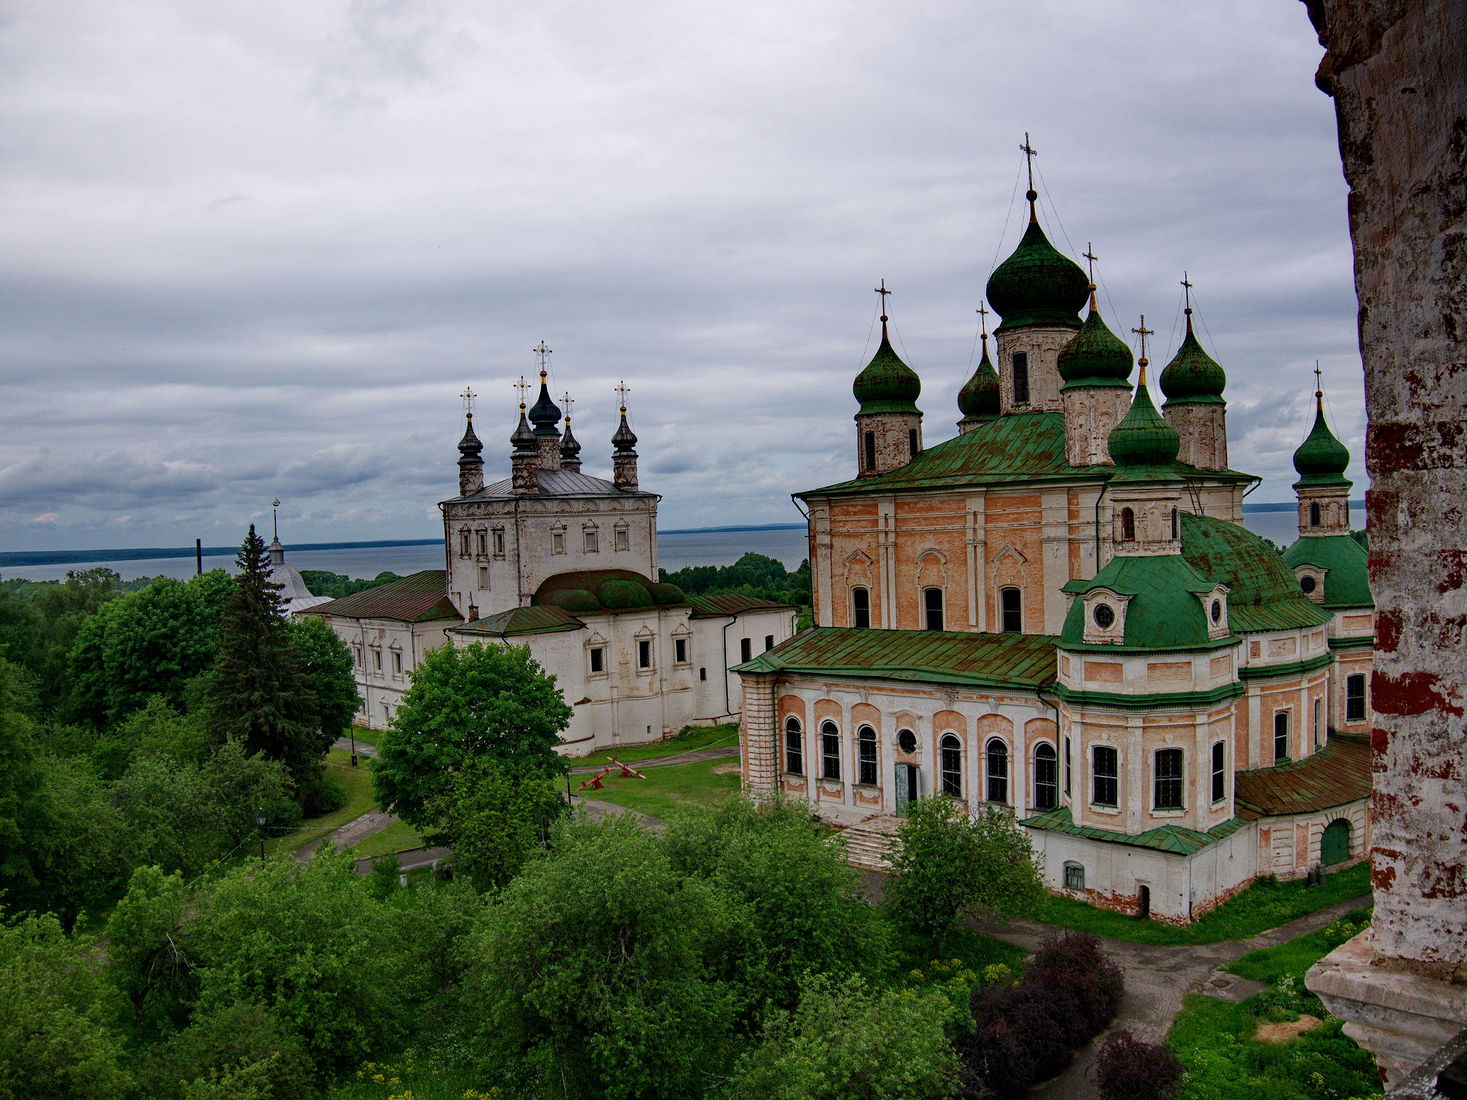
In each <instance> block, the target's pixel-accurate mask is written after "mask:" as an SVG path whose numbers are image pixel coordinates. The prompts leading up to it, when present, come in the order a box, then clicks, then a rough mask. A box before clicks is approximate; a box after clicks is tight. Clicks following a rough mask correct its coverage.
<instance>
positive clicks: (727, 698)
mask: <svg viewBox="0 0 1467 1100" xmlns="http://www.w3.org/2000/svg"><path fill="white" fill-rule="evenodd" d="M1090 251H1092V252H1094V251H1095V250H1094V249H1093V248H1092V249H1091V250H1090ZM736 622H738V619H736V618H735V617H734V616H732V615H730V616H729V617H728V622H726V623H724V624H723V713H724V714H725V715H729V714H732V713H733V695H732V694H731V693H730V692H729V688H728V628H729V627H731V626H733V625H734V623H736Z"/></svg>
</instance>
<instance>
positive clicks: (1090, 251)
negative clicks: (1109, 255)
mask: <svg viewBox="0 0 1467 1100" xmlns="http://www.w3.org/2000/svg"><path fill="white" fill-rule="evenodd" d="M1080 255H1082V256H1083V257H1084V258H1085V266H1086V267H1087V268H1089V269H1090V281H1091V282H1092V283H1093V282H1095V261H1096V260H1098V259H1100V257H1099V256H1097V255H1096V254H1095V246H1094V245H1093V244H1091V243H1090V242H1089V241H1086V242H1085V251H1084V252H1082V253H1081V254H1080Z"/></svg>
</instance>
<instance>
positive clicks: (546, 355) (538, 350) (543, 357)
mask: <svg viewBox="0 0 1467 1100" xmlns="http://www.w3.org/2000/svg"><path fill="white" fill-rule="evenodd" d="M530 350H531V351H533V352H534V353H535V354H536V355H537V356H539V357H540V377H541V378H544V377H545V375H546V373H547V372H548V371H549V370H550V356H551V354H552V352H551V350H550V349H549V348H547V347H546V346H545V341H544V340H541V341H540V343H539V344H538V345H536V346H535V347H533V348H531V349H530Z"/></svg>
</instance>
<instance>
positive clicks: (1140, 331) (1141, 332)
mask: <svg viewBox="0 0 1467 1100" xmlns="http://www.w3.org/2000/svg"><path fill="white" fill-rule="evenodd" d="M1131 331H1132V332H1134V333H1135V334H1136V335H1137V336H1139V337H1141V356H1140V358H1139V359H1137V360H1136V364H1137V365H1138V366H1139V367H1140V368H1141V380H1140V382H1139V383H1138V385H1141V386H1144V385H1146V363H1147V359H1146V337H1148V336H1155V335H1156V330H1155V329H1154V328H1147V327H1146V314H1144V313H1143V314H1141V327H1140V328H1133V329H1132V330H1131Z"/></svg>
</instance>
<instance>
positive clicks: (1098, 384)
mask: <svg viewBox="0 0 1467 1100" xmlns="http://www.w3.org/2000/svg"><path fill="white" fill-rule="evenodd" d="M1058 363H1059V373H1060V377H1061V378H1063V379H1064V380H1065V385H1064V388H1065V389H1067V390H1078V389H1086V388H1106V389H1119V388H1122V387H1124V388H1126V389H1130V388H1131V383H1130V381H1129V379H1130V377H1131V367H1132V365H1133V364H1132V360H1131V349H1130V348H1129V347H1127V346H1126V342H1125V341H1124V340H1122V339H1121V338H1120V337H1119V336H1117V335H1116V334H1115V333H1113V332H1111V330H1110V329H1109V328H1108V327H1107V326H1106V323H1105V321H1104V320H1102V319H1101V316H1100V311H1099V310H1098V309H1096V308H1095V297H1094V295H1093V294H1092V295H1091V298H1090V313H1089V315H1088V316H1087V317H1086V318H1085V323H1084V324H1083V325H1081V326H1080V331H1079V332H1077V333H1075V337H1074V339H1072V340H1071V341H1070V342H1069V343H1068V344H1066V345H1065V346H1064V347H1062V348H1060V350H1059V359H1058Z"/></svg>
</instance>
